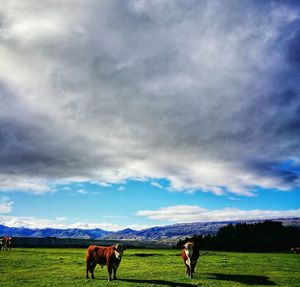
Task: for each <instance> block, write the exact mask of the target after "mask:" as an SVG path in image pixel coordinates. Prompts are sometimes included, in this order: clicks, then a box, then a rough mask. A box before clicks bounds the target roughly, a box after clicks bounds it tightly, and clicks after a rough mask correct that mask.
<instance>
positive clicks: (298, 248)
mask: <svg viewBox="0 0 300 287" xmlns="http://www.w3.org/2000/svg"><path fill="white" fill-rule="evenodd" d="M291 252H293V253H295V254H298V253H300V247H293V248H292V249H291Z"/></svg>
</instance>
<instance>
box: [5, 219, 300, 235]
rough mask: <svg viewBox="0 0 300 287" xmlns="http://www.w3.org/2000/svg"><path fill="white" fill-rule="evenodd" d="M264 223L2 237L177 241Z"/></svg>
mask: <svg viewBox="0 0 300 287" xmlns="http://www.w3.org/2000/svg"><path fill="white" fill-rule="evenodd" d="M273 220H274V221H281V222H282V223H283V225H285V226H294V227H298V228H300V218H289V219H282V218H279V219H273ZM262 221H264V220H246V221H245V220H242V221H241V220H240V221H222V222H195V223H180V224H173V225H167V226H157V227H152V228H147V229H143V230H140V231H137V230H133V229H129V228H127V229H124V230H120V231H116V232H113V231H106V230H103V229H100V228H96V229H77V228H76V229H55V228H44V229H30V228H24V227H7V226H4V225H0V236H3V235H9V236H12V237H35V238H44V237H53V238H74V239H105V240H140V241H141V240H162V241H163V240H176V239H178V238H182V237H186V236H192V235H195V234H197V235H215V234H216V233H217V232H218V230H219V229H220V228H221V227H222V226H226V225H228V224H237V223H256V222H262Z"/></svg>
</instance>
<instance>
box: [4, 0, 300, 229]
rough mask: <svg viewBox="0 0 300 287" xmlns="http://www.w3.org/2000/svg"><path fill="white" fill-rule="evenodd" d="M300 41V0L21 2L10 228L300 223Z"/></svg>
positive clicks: (7, 77)
mask: <svg viewBox="0 0 300 287" xmlns="http://www.w3.org/2000/svg"><path fill="white" fill-rule="evenodd" d="M32 11H35V13H32ZM299 39H300V5H298V4H295V1H275V0H274V1H271V0H270V1H259V2H258V1H250V0H249V1H226V3H225V2H224V1H195V0H186V1H181V0H176V1H173V0H172V1H171V0H162V1H155V0H153V1H144V0H131V1H121V0H114V1H95V0H88V1H81V0H79V1H75V2H73V1H68V0H64V1H60V3H59V4H58V3H57V2H56V1H53V0H45V1H34V0H29V1H26V2H20V1H15V0H12V1H7V3H5V4H4V5H2V7H1V8H0V100H1V106H0V224H6V225H8V226H26V227H32V228H34V227H61V228H68V227H81V228H94V227H100V228H103V229H107V230H118V229H122V228H126V227H130V228H134V229H142V228H145V227H148V226H154V225H165V224H172V223H178V222H195V221H220V220H237V219H256V218H278V217H300V206H299V202H300V201H299V199H300V198H299V197H300V195H299V191H300V149H299V142H300V132H299V131H300V116H299V115H300V85H299V83H300V73H299V71H300V67H299V65H300V60H299V53H300V40H299Z"/></svg>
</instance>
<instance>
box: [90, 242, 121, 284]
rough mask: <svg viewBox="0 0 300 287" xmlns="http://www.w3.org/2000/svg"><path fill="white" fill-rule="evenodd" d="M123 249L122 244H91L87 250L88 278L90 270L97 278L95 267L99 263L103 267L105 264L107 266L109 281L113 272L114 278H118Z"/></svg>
mask: <svg viewBox="0 0 300 287" xmlns="http://www.w3.org/2000/svg"><path fill="white" fill-rule="evenodd" d="M123 250H124V247H123V245H122V244H115V245H113V246H109V247H105V246H95V245H91V246H90V247H89V248H88V249H87V251H86V258H85V259H86V278H89V272H91V274H92V278H93V279H95V277H94V269H95V267H96V265H97V264H99V265H101V267H102V268H103V266H104V265H106V266H107V271H108V280H109V281H111V280H112V277H111V275H112V272H113V279H114V280H116V279H117V276H116V273H117V269H118V267H119V265H120V262H121V259H122V256H123Z"/></svg>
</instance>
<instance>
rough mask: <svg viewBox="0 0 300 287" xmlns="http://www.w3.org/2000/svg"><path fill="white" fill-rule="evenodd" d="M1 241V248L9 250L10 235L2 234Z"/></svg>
mask: <svg viewBox="0 0 300 287" xmlns="http://www.w3.org/2000/svg"><path fill="white" fill-rule="evenodd" d="M1 241H2V248H3V250H11V246H12V238H11V237H8V236H4V237H3V238H2V240H1Z"/></svg>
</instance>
